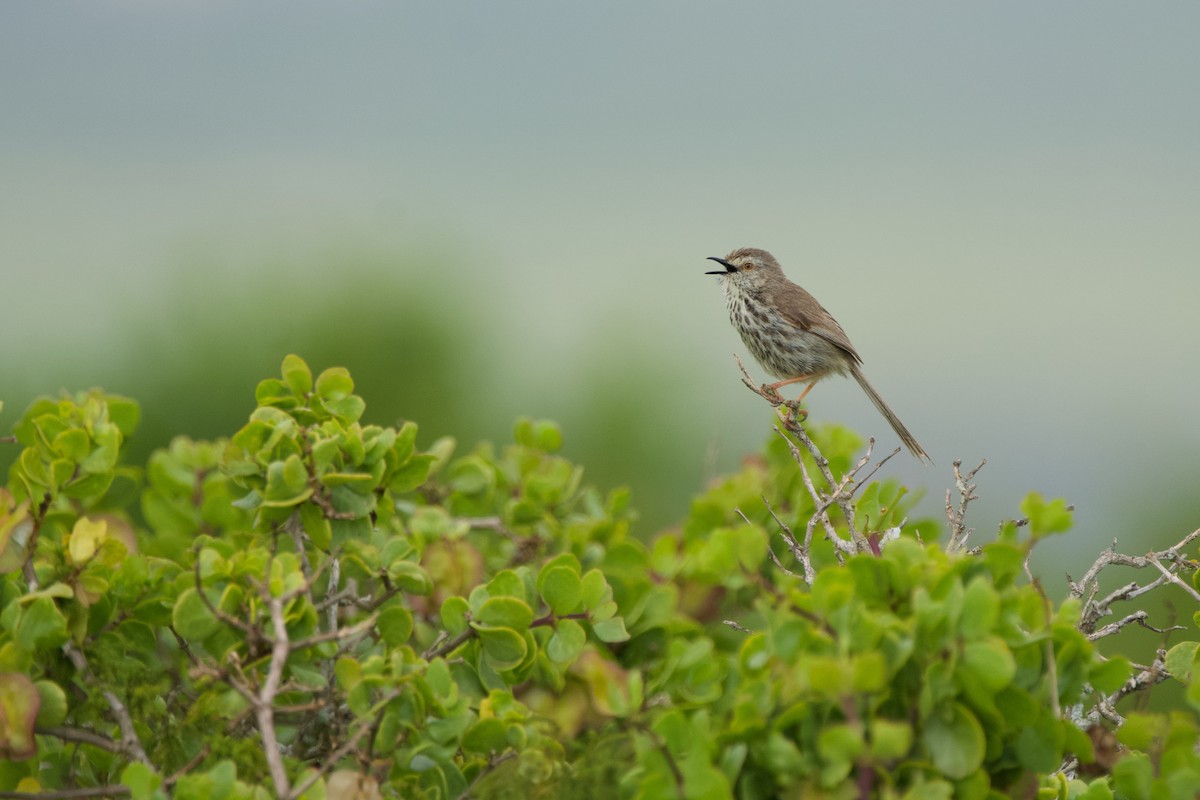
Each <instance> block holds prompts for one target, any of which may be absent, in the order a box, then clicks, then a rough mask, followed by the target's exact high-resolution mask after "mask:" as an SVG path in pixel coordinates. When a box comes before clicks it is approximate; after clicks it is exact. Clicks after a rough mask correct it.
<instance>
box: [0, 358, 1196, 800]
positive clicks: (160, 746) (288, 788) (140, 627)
mask: <svg viewBox="0 0 1200 800" xmlns="http://www.w3.org/2000/svg"><path fill="white" fill-rule="evenodd" d="M353 391H354V386H353V382H352V380H351V378H350V376H349V375H348V374H347V373H346V372H345V370H342V369H338V368H333V369H328V370H326V371H324V372H323V373H321V374H320V375H319V376H317V377H316V378H315V379H314V377H313V375H312V373H311V371H310V370H309V368H308V366H307V365H306V364H305V363H304V362H303V361H302V360H301V359H299V358H297V357H295V356H289V357H287V358H286V359H285V360H284V362H283V367H282V374H281V376H280V378H276V379H269V380H265V381H263V382H262V383H260V384H259V385H258V388H257V391H256V400H257V407H256V408H255V410H254V411H253V413H252V414H251V415H250V418H249V421H248V422H247V423H246V425H245V426H244V427H243V428H242V429H241V430H239V431H237V432H235V433H233V435H232V436H230V437H229V438H228V439H227V440H218V441H212V442H199V441H192V440H190V439H187V438H182V437H181V438H178V439H176V440H175V441H173V442H172V443H171V445H170V446H169V447H168V448H166V449H165V450H161V451H159V452H157V453H155V454H154V455H153V457H152V458H151V459H150V461H149V463H148V464H146V465H145V467H144V468H138V467H134V466H130V465H126V464H123V463H122V461H121V448H122V444H123V443H124V442H125V440H126V439H127V437H129V436H130V435H131V434H132V433H133V432H134V430H135V428H136V426H137V423H138V416H139V411H138V406H137V405H136V404H135V403H134V402H133V401H131V400H128V399H126V398H122V397H117V396H113V395H108V394H104V393H102V392H100V391H92V392H88V393H83V394H79V395H76V396H73V397H67V396H64V397H61V398H58V399H51V398H45V399H41V400H38V401H37V402H35V403H34V404H33V405H32V406H31V407H30V408H29V409H28V410H27V411H26V412H25V414H24V415H23V416H22V417H21V418H20V420H19V421H17V422H16V424H15V426H14V427H13V434H14V436H13V437H10V439H11V440H10V441H9V442H8V443H6V444H3V445H0V446H5V447H15V448H19V456H18V457H17V458H16V460H15V462H14V464H13V466H12V468H11V470H10V473H9V479H8V483H7V488H6V489H3V490H0V572H2V573H3V574H2V575H0V593H2V597H0V605H2V610H0V756H2V757H3V761H0V792H7V793H8V794H4V796H26V795H28V796H37V795H38V794H39V793H48V795H49V796H54V793H55V792H60V791H63V790H68V789H74V790H94V791H93V793H92V795H91V796H97V797H99V796H123V795H128V796H132V797H134V798H139V800H149V799H150V798H160V797H176V798H250V797H263V798H266V797H276V796H277V797H286V798H294V797H304V798H322V797H328V798H335V799H341V798H362V799H363V800H366V799H367V798H378V797H404V798H431V799H432V798H439V799H441V800H451V799H453V798H467V797H478V798H483V797H512V798H539V797H545V798H550V797H560V796H566V795H570V796H572V797H575V798H587V797H595V798H608V797H621V798H712V799H713V800H716V799H717V798H732V797H737V798H745V799H746V800H753V799H756V798H773V797H795V798H798V797H834V798H841V797H845V798H867V797H883V798H900V797H911V798H951V797H962V798H988V797H1005V796H1018V797H1033V796H1038V797H1047V798H1089V799H1091V800H1095V799H1098V798H1111V797H1114V796H1115V797H1129V798H1140V797H1163V798H1184V797H1189V798H1190V797H1193V796H1195V795H1196V793H1197V792H1200V758H1198V757H1197V754H1196V742H1197V715H1196V713H1195V712H1196V709H1197V708H1198V707H1200V690H1197V689H1196V686H1197V684H1191V683H1190V681H1191V674H1192V668H1193V663H1194V661H1195V657H1196V653H1197V643H1196V641H1194V640H1195V639H1196V636H1195V630H1194V628H1190V629H1189V631H1188V633H1187V634H1185V636H1186V638H1188V639H1189V641H1183V642H1181V643H1178V644H1176V645H1175V646H1174V647H1172V648H1170V650H1169V651H1165V652H1163V653H1160V658H1159V660H1158V661H1156V662H1155V664H1154V665H1151V666H1149V667H1147V666H1143V665H1136V664H1131V663H1130V662H1129V661H1127V660H1126V659H1124V658H1121V657H1112V658H1105V657H1103V656H1102V655H1101V654H1099V653H1098V651H1097V649H1096V645H1095V640H1097V639H1099V638H1102V637H1101V636H1097V635H1096V628H1095V625H1094V623H1095V622H1096V620H1095V619H1094V618H1093V617H1094V616H1095V615H1093V617H1089V616H1088V614H1087V613H1084V612H1085V610H1086V609H1085V605H1086V604H1087V603H1089V602H1092V600H1093V599H1094V598H1090V597H1072V598H1071V599H1068V600H1067V601H1065V602H1063V603H1061V604H1059V603H1054V602H1051V601H1050V600H1049V599H1048V598H1047V596H1046V594H1045V592H1044V591H1043V590H1042V588H1041V586H1040V585H1039V584H1038V583H1037V582H1036V581H1031V580H1030V579H1029V577H1028V572H1027V569H1026V564H1027V560H1028V558H1029V555H1030V552H1031V549H1032V547H1033V545H1034V543H1036V542H1037V541H1038V540H1039V539H1040V538H1041V537H1043V536H1046V535H1049V534H1052V533H1057V532H1060V531H1062V530H1065V529H1066V528H1067V527H1068V526H1069V524H1070V513H1069V511H1068V510H1067V509H1066V508H1065V507H1064V506H1063V504H1062V503H1061V501H1055V502H1046V501H1043V500H1042V499H1041V498H1040V497H1038V496H1036V495H1031V496H1030V497H1029V498H1027V500H1026V502H1025V503H1024V504H1023V511H1024V513H1025V514H1026V516H1027V519H1026V520H1024V521H1023V522H1025V523H1027V524H1021V525H1018V524H1008V525H1005V526H1003V527H1002V529H1001V532H1000V534H999V535H998V536H997V537H996V538H995V540H994V541H990V542H986V543H983V544H982V546H979V547H977V548H975V549H974V550H971V551H969V552H957V553H953V554H948V553H947V552H946V551H945V549H944V548H942V547H939V545H938V544H937V543H936V540H937V538H938V527H937V526H936V525H935V524H934V523H933V522H932V521H928V520H926V521H920V522H917V523H915V524H914V523H910V522H909V521H907V519H906V516H907V514H908V512H909V510H910V508H911V498H910V497H908V496H907V495H906V493H905V490H904V489H903V488H902V487H900V486H899V485H897V484H896V483H895V482H894V481H889V480H884V481H877V482H870V483H866V485H865V486H864V487H863V490H862V491H861V492H858V493H857V495H856V496H855V497H854V501H853V502H854V505H853V513H854V516H855V518H856V519H857V520H859V523H858V524H859V526H860V527H864V528H866V529H868V530H869V531H870V532H871V533H869V534H868V535H857V536H851V535H850V534H849V533H848V532H847V531H848V528H849V526H848V520H847V516H848V514H847V512H846V511H844V510H842V509H841V508H840V507H839V506H837V505H835V504H832V503H819V502H818V500H819V499H820V498H821V497H823V495H822V494H821V493H820V492H819V491H813V489H812V488H811V482H812V481H811V478H810V475H817V474H819V468H820V467H821V466H824V465H822V464H820V463H819V462H818V461H817V460H814V459H815V458H824V459H827V465H828V468H829V470H830V471H831V472H832V474H834V475H845V474H847V473H850V474H853V464H854V459H855V458H856V453H857V452H858V450H859V448H860V446H861V442H860V440H859V439H858V438H857V437H856V436H854V435H853V434H852V433H850V432H849V431H846V430H845V429H842V428H836V427H829V428H817V429H814V430H812V431H810V433H811V436H812V439H811V441H810V442H809V443H810V444H811V445H812V450H811V452H806V451H805V450H804V449H803V448H798V447H797V446H796V439H795V437H794V436H793V433H795V432H797V431H799V428H798V427H794V426H795V423H794V421H793V423H792V426H790V427H792V431H793V433H785V434H781V435H780V436H777V437H774V438H773V439H772V440H771V441H770V442H769V443H768V445H767V446H766V448H765V449H764V451H763V452H762V454H761V455H760V456H758V457H755V458H752V459H748V460H747V461H746V462H745V464H744V466H743V468H742V469H741V470H740V471H739V472H738V473H736V474H734V475H731V476H729V477H727V478H724V479H722V480H720V481H717V482H714V483H713V484H712V485H711V486H710V487H709V488H708V489H707V490H706V491H705V492H704V493H703V494H701V495H699V496H698V497H697V498H696V500H695V501H694V503H693V504H692V507H691V509H690V511H689V513H688V514H687V516H686V518H685V519H684V520H683V521H682V523H681V524H680V525H679V526H678V527H677V528H674V529H672V530H668V531H666V532H663V533H662V534H660V535H659V536H657V537H656V538H655V539H654V540H653V541H652V542H650V543H649V544H646V543H643V542H642V541H639V540H638V539H636V538H633V537H631V535H630V533H629V531H630V523H631V521H632V519H633V512H632V511H631V510H630V508H629V495H628V492H627V491H625V490H623V489H617V490H613V491H610V492H607V493H604V492H601V491H599V490H597V489H596V488H594V487H591V486H588V485H586V484H585V483H584V482H583V473H582V470H581V468H579V467H578V466H575V465H573V464H571V463H570V462H569V461H567V460H566V459H564V458H563V457H561V456H560V455H558V451H559V449H560V447H561V445H562V436H561V433H560V431H559V430H558V428H557V427H556V426H555V425H553V424H552V423H549V422H533V421H530V420H520V421H518V422H517V423H516V425H515V427H514V431H513V442H512V443H511V444H509V445H507V446H505V447H503V448H501V449H496V448H494V447H492V446H490V445H487V444H483V445H480V446H478V447H476V448H475V449H473V450H471V451H470V452H467V453H465V454H463V455H456V454H455V443H454V442H453V441H451V440H448V439H444V440H439V441H436V442H434V443H432V445H430V447H429V448H428V449H427V450H422V449H420V448H418V446H417V427H416V425H415V424H414V423H412V422H405V423H404V424H402V425H400V426H398V427H382V426H378V425H363V424H362V423H361V422H360V419H361V417H362V415H363V412H364V408H365V405H364V402H363V400H362V399H361V398H360V397H358V396H357V395H355V394H354V393H353ZM806 435H807V434H806ZM814 498H816V499H814ZM764 499H765V500H766V501H767V502H764ZM817 522H820V523H821V524H815V523H817ZM826 525H828V530H832V531H833V532H834V534H835V535H834V536H826V538H824V539H822V538H820V536H817V537H815V538H814V540H813V541H812V543H811V546H809V547H807V548H806V549H805V551H804V553H803V556H804V557H803V558H802V559H801V558H800V557H799V556H800V555H801V554H800V553H799V551H798V550H797V548H796V546H795V545H796V543H797V541H798V540H799V539H800V538H803V537H800V536H792V535H791V531H792V530H796V531H804V530H808V531H812V530H813V529H814V526H815V530H816V531H817V532H818V533H819V534H820V533H823V532H824V531H825V530H826V527H825V526H826ZM897 534H898V535H897ZM1185 541H1187V542H1190V541H1191V540H1190V539H1188V540H1185ZM1165 554H1166V555H1164V554H1159V555H1160V556H1162V558H1164V559H1165V566H1164V561H1163V560H1156V562H1155V563H1158V564H1159V566H1160V568H1161V569H1162V570H1164V574H1166V573H1168V572H1169V573H1170V575H1172V576H1175V579H1174V581H1168V582H1174V583H1177V584H1179V585H1181V586H1184V587H1185V588H1186V587H1193V589H1192V594H1189V595H1188V598H1191V597H1193V596H1194V585H1195V580H1194V578H1195V575H1194V572H1193V573H1192V575H1190V576H1189V575H1188V574H1187V571H1188V570H1189V569H1190V568H1191V567H1192V566H1194V564H1193V562H1190V561H1188V560H1187V558H1186V557H1185V556H1184V554H1182V553H1180V552H1179V551H1178V550H1175V549H1169V550H1168V551H1165ZM1172 554H1173V556H1174V557H1173V558H1170V557H1169V556H1171V555H1172ZM803 562H807V563H803ZM1180 575H1182V576H1183V577H1180ZM1093 606H1094V603H1093ZM1105 608H1106V609H1107V607H1105ZM1192 610H1195V609H1192ZM1081 619H1083V620H1087V621H1088V623H1089V624H1088V625H1082V624H1081ZM1143 621H1145V620H1144V619H1143ZM1118 630H1119V626H1118ZM1114 632H1115V631H1114ZM1164 650H1165V648H1164ZM1148 671H1149V672H1148ZM1147 675H1149V677H1147ZM1168 677H1169V678H1170V679H1171V680H1174V681H1177V682H1181V683H1185V684H1190V686H1189V688H1188V689H1187V690H1186V694H1185V697H1186V698H1187V706H1186V707H1184V708H1180V709H1179V710H1178V711H1175V712H1172V713H1167V714H1145V713H1125V712H1124V711H1122V712H1120V713H1119V712H1118V711H1117V710H1116V709H1115V708H1114V707H1113V704H1114V703H1116V702H1118V701H1120V700H1121V699H1122V698H1124V697H1126V696H1128V695H1131V694H1133V693H1134V692H1135V691H1141V690H1143V689H1145V688H1147V687H1149V686H1151V685H1154V684H1156V683H1158V682H1160V681H1161V680H1164V679H1167V678H1168ZM1198 683H1200V682H1198ZM1121 723H1124V724H1121ZM1114 731H1115V734H1114ZM71 796H76V797H78V796H88V795H87V794H86V793H85V794H78V793H76V794H73V795H71Z"/></svg>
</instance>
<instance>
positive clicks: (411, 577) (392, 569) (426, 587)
mask: <svg viewBox="0 0 1200 800" xmlns="http://www.w3.org/2000/svg"><path fill="white" fill-rule="evenodd" d="M387 570H388V576H389V577H390V578H391V579H392V580H393V581H395V583H396V585H397V586H399V587H400V588H401V589H403V590H404V591H406V592H411V593H412V594H420V595H427V594H430V593H431V592H433V581H432V580H431V579H430V578H429V573H427V572H426V571H425V570H424V569H422V568H421V565H420V564H415V563H413V562H412V561H403V560H401V561H393V562H392V563H391V564H389V565H388V568H387Z"/></svg>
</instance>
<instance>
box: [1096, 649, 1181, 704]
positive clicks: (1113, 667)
mask: <svg viewBox="0 0 1200 800" xmlns="http://www.w3.org/2000/svg"><path fill="white" fill-rule="evenodd" d="M1191 644H1192V645H1193V648H1194V647H1195V644H1196V643H1195V642H1191ZM1172 649H1174V648H1172ZM1167 671H1168V672H1171V662H1170V652H1168V653H1167ZM1171 674H1172V675H1174V674H1175V673H1174V672H1171ZM1132 676H1133V669H1132V668H1131V666H1130V664H1129V659H1127V658H1125V657H1124V656H1113V657H1112V658H1110V659H1108V660H1107V661H1098V662H1097V663H1096V664H1094V665H1093V666H1092V668H1091V670H1090V671H1089V672H1088V681H1089V682H1090V683H1091V684H1092V686H1094V687H1095V688H1096V690H1097V691H1099V692H1103V693H1105V694H1109V693H1111V692H1115V691H1116V690H1117V689H1120V688H1121V687H1122V686H1124V685H1125V681H1127V680H1129V679H1130V677H1132Z"/></svg>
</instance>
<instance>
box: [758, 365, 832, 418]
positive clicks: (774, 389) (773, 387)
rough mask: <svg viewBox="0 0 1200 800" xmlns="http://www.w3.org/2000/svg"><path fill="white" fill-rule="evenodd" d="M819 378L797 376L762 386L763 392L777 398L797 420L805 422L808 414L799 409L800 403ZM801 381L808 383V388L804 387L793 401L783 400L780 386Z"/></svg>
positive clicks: (817, 376) (818, 376)
mask: <svg viewBox="0 0 1200 800" xmlns="http://www.w3.org/2000/svg"><path fill="white" fill-rule="evenodd" d="M820 377H821V376H820V375H797V376H796V377H794V378H788V379H787V380H785V381H779V382H777V383H769V384H764V385H763V390H764V391H769V392H771V393H772V394H774V395H775V396H776V397H778V398H779V400H780V402H781V403H782V404H783V405H785V406H787V407H788V408H790V409H791V410H792V411H794V412H795V413H796V418H797V419H799V420H805V419H808V412H807V411H805V410H804V409H803V408H801V407H800V403H802V402H803V401H804V398H805V396H806V395H808V393H809V392H811V391H812V388H813V387H814V386H816V385H817V381H818V380H819V379H820ZM801 381H808V386H806V387H804V391H803V392H801V393H800V396H799V397H797V398H796V399H795V400H784V399H783V396H782V395H780V394H779V387H780V386H787V385H788V384H790V383H800V382H801Z"/></svg>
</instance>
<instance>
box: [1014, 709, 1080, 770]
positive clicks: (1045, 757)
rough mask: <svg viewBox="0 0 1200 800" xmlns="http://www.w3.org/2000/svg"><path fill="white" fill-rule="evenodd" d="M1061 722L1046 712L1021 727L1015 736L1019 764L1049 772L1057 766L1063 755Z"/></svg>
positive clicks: (1063, 740)
mask: <svg viewBox="0 0 1200 800" xmlns="http://www.w3.org/2000/svg"><path fill="white" fill-rule="evenodd" d="M1063 724H1064V722H1063V721H1062V720H1057V719H1055V718H1054V717H1053V716H1051V715H1050V714H1048V713H1047V714H1042V715H1041V716H1039V717H1038V719H1036V720H1035V721H1034V723H1033V724H1032V725H1027V726H1025V727H1024V728H1022V729H1021V732H1020V734H1018V736H1017V758H1018V759H1020V761H1021V765H1022V766H1024V767H1025V768H1026V769H1028V770H1030V771H1032V772H1050V771H1052V770H1054V769H1055V768H1057V767H1058V765H1059V764H1061V763H1062V757H1063V744H1064V742H1065V735H1064V734H1063V730H1062V726H1063ZM1065 724H1067V725H1070V724H1071V723H1070V722H1066V723H1065Z"/></svg>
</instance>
